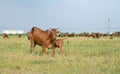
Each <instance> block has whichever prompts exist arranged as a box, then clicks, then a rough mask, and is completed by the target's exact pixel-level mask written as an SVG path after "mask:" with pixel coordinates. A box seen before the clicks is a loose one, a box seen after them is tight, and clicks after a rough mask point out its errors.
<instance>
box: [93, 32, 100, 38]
mask: <svg viewBox="0 0 120 74" xmlns="http://www.w3.org/2000/svg"><path fill="white" fill-rule="evenodd" d="M92 37H93V38H97V39H98V38H100V33H92Z"/></svg>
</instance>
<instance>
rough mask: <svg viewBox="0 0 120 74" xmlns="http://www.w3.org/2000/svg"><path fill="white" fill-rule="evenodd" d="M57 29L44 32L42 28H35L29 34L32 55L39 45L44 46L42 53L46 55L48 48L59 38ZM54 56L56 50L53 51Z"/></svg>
mask: <svg viewBox="0 0 120 74" xmlns="http://www.w3.org/2000/svg"><path fill="white" fill-rule="evenodd" d="M57 32H58V31H57V29H55V28H53V29H50V31H49V30H46V31H43V30H42V29H40V28H37V27H33V28H32V29H31V31H30V32H28V39H29V40H30V43H31V45H30V48H31V53H33V51H34V47H35V46H36V45H37V44H38V45H40V46H42V52H43V53H46V48H48V46H49V45H53V42H54V41H55V40H56V37H57ZM53 54H55V49H53Z"/></svg>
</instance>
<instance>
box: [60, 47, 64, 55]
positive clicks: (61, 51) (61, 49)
mask: <svg viewBox="0 0 120 74" xmlns="http://www.w3.org/2000/svg"><path fill="white" fill-rule="evenodd" d="M63 50H64V48H63V46H61V47H60V55H61V54H63Z"/></svg>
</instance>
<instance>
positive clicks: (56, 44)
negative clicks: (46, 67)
mask: <svg viewBox="0 0 120 74" xmlns="http://www.w3.org/2000/svg"><path fill="white" fill-rule="evenodd" d="M64 39H67V38H63V39H56V40H55V41H54V43H53V45H52V46H53V47H52V48H54V49H55V48H57V47H58V48H60V54H62V53H63V50H64ZM67 43H69V41H68V40H67ZM49 48H50V47H49Z"/></svg>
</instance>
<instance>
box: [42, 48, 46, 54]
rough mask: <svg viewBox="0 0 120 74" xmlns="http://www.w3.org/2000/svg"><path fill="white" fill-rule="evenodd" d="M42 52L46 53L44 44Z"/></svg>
mask: <svg viewBox="0 0 120 74" xmlns="http://www.w3.org/2000/svg"><path fill="white" fill-rule="evenodd" d="M42 53H43V55H44V54H46V47H45V46H42Z"/></svg>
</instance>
